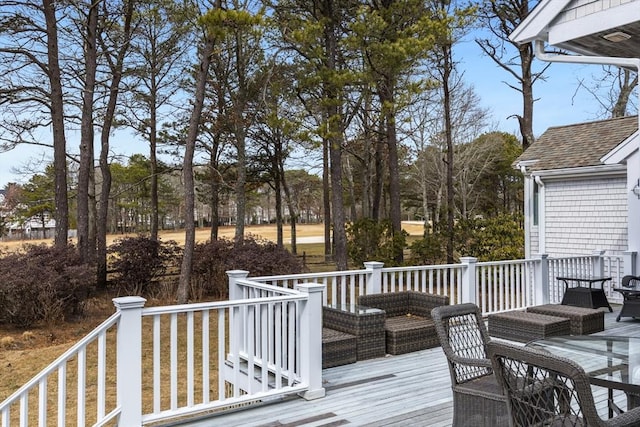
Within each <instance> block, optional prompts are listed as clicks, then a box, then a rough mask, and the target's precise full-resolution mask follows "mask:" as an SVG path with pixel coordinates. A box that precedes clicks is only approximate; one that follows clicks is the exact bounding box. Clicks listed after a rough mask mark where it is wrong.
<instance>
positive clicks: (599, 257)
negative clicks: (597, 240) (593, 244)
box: [591, 249, 605, 276]
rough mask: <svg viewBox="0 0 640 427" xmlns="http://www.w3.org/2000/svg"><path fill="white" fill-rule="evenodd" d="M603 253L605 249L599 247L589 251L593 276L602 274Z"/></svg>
mask: <svg viewBox="0 0 640 427" xmlns="http://www.w3.org/2000/svg"><path fill="white" fill-rule="evenodd" d="M604 253H605V251H603V250H601V249H597V250H595V251H593V252H592V253H591V257H592V259H593V261H592V262H593V275H594V276H604V257H603V255H604Z"/></svg>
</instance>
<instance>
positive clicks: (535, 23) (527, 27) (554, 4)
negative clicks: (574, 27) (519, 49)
mask: <svg viewBox="0 0 640 427" xmlns="http://www.w3.org/2000/svg"><path fill="white" fill-rule="evenodd" d="M570 2H571V0H541V1H540V3H538V5H537V6H536V7H534V8H533V10H532V11H531V12H529V15H527V17H526V18H525V19H524V21H522V22H521V23H520V25H518V26H517V27H516V29H515V30H513V32H512V33H511V34H509V40H511V41H512V42H515V43H518V44H524V43H529V42H531V41H533V40H536V39H543V40H546V34H547V29H548V27H549V25H550V24H551V22H553V20H554V19H555V18H556V17H557V16H558V15H559V14H560V12H562V11H563V10H564V8H565V7H566V6H567V5H568V4H569V3H570Z"/></svg>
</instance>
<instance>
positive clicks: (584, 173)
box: [531, 165, 627, 181]
mask: <svg viewBox="0 0 640 427" xmlns="http://www.w3.org/2000/svg"><path fill="white" fill-rule="evenodd" d="M626 173H627V167H626V166H625V165H601V166H586V167H583V168H564V169H548V170H539V171H534V172H532V173H531V175H533V176H538V177H540V178H541V179H544V180H545V181H548V180H559V179H571V178H574V179H575V178H598V177H606V176H625V175H626Z"/></svg>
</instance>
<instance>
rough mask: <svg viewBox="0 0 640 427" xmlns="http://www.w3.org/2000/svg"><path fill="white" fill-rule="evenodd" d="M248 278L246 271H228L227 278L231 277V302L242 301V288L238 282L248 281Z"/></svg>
mask: <svg viewBox="0 0 640 427" xmlns="http://www.w3.org/2000/svg"><path fill="white" fill-rule="evenodd" d="M247 276H249V272H248V271H244V270H229V271H227V277H229V301H234V300H237V299H242V287H240V286H238V280H239V279H246V278H247Z"/></svg>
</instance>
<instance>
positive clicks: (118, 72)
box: [96, 0, 135, 289]
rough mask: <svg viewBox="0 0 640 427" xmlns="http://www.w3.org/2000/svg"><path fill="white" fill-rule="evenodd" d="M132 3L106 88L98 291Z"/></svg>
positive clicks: (104, 279)
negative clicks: (111, 151)
mask: <svg viewBox="0 0 640 427" xmlns="http://www.w3.org/2000/svg"><path fill="white" fill-rule="evenodd" d="M134 4H135V0H129V1H128V2H127V3H126V9H125V15H124V27H123V29H122V31H123V43H122V45H121V47H120V50H119V51H118V53H117V56H116V61H115V62H114V63H113V65H112V67H111V70H110V71H111V73H112V78H111V85H110V87H109V100H108V102H107V110H106V112H105V116H104V124H103V126H102V133H101V135H100V172H101V173H102V185H101V190H100V203H99V205H98V221H97V227H96V229H97V236H96V245H97V254H96V258H97V262H96V271H97V281H96V286H97V287H98V288H99V289H105V288H106V287H107V221H108V219H109V195H110V193H111V167H110V165H109V138H110V136H111V128H112V126H113V120H114V117H115V112H116V106H117V101H118V92H119V90H120V81H121V80H122V70H123V68H124V60H125V56H126V54H127V51H128V49H129V40H130V38H131V20H132V16H133V9H134V8H133V6H134Z"/></svg>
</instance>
